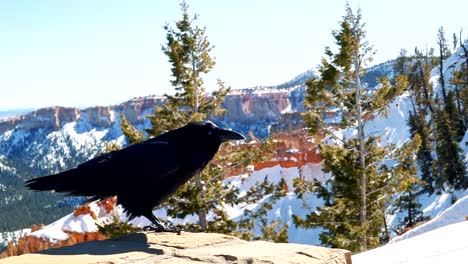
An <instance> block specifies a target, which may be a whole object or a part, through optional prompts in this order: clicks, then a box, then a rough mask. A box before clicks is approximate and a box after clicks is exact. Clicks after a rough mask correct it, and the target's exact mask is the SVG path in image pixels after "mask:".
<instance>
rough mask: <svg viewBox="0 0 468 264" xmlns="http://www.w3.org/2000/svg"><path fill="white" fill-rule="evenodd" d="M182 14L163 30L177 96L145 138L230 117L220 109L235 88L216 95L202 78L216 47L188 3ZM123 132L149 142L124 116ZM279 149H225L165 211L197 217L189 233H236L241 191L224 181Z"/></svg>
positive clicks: (158, 112) (159, 111) (269, 145)
mask: <svg viewBox="0 0 468 264" xmlns="http://www.w3.org/2000/svg"><path fill="white" fill-rule="evenodd" d="M181 11H182V19H181V20H179V21H177V22H176V23H175V28H172V27H170V26H169V25H166V26H164V29H165V30H166V32H167V35H166V40H167V42H166V44H165V45H163V46H162V50H163V52H164V54H166V55H167V56H168V58H169V62H170V63H171V65H172V67H171V71H172V77H173V79H172V80H171V83H172V85H173V86H174V88H175V90H176V92H175V94H174V95H167V94H166V95H165V97H166V98H165V100H164V101H163V104H162V105H161V106H158V107H156V108H155V112H154V114H152V115H150V116H148V118H149V119H150V121H151V128H150V129H147V130H146V134H148V135H149V136H158V135H160V134H162V133H164V132H166V131H168V130H172V129H175V128H178V127H180V126H183V125H185V124H186V123H187V122H189V121H196V120H207V119H209V118H213V117H215V116H220V115H223V114H224V113H225V112H226V109H223V108H222V107H221V104H222V102H223V100H224V97H225V96H226V95H227V93H228V92H229V90H230V89H229V88H226V87H225V85H224V83H223V82H222V81H218V86H219V88H218V89H217V90H215V91H213V92H212V93H211V94H209V93H207V92H206V90H205V87H204V82H203V76H204V75H205V74H207V73H209V71H210V70H211V69H212V68H213V66H214V64H215V61H214V59H213V58H212V57H211V55H210V51H211V49H212V48H213V46H211V45H210V43H209V41H208V39H207V36H206V33H205V31H206V30H205V28H200V27H199V26H197V25H195V22H196V20H197V19H198V16H197V15H195V16H194V17H193V18H191V17H190V15H189V13H188V5H187V3H186V2H185V1H184V2H182V3H181ZM121 127H122V131H123V133H124V135H125V136H126V137H127V140H128V142H129V143H137V142H140V141H142V140H143V139H145V138H146V136H145V133H143V132H141V131H139V130H138V129H136V128H135V127H134V126H133V125H132V124H130V123H129V122H128V121H127V120H126V118H125V116H123V115H122V116H121ZM274 148H275V144H274V142H273V141H272V139H267V140H265V141H264V142H257V143H255V144H237V145H234V144H223V145H222V146H221V148H220V150H219V151H218V153H217V155H215V157H214V158H213V160H212V162H210V163H209V164H208V165H207V167H206V168H205V169H204V170H203V171H202V172H201V173H200V174H198V175H195V179H193V180H190V181H188V182H187V183H186V184H185V185H183V186H182V187H181V188H179V190H178V191H177V192H176V194H175V195H173V196H172V197H171V198H169V200H168V201H166V202H165V203H164V204H162V205H161V207H164V208H165V209H167V213H168V215H169V216H170V217H175V218H184V217H185V216H187V215H192V214H196V215H198V217H199V223H198V224H187V225H186V226H185V227H184V228H185V229H186V230H192V231H208V232H220V233H226V234H236V230H237V229H238V228H239V227H238V226H239V224H238V223H236V222H234V221H233V220H232V219H229V217H228V215H227V212H226V211H225V210H224V205H231V206H234V204H237V203H239V197H238V190H237V188H236V187H235V186H232V185H225V184H223V182H222V181H223V179H224V176H225V175H226V173H228V172H229V171H230V170H231V169H236V172H237V173H239V174H242V173H246V171H247V169H246V168H247V167H248V166H249V165H251V164H252V163H255V162H261V161H266V160H269V159H271V155H272V154H273V150H274ZM208 212H213V213H214V214H215V216H214V217H213V218H211V219H210V220H208V219H207V213H208Z"/></svg>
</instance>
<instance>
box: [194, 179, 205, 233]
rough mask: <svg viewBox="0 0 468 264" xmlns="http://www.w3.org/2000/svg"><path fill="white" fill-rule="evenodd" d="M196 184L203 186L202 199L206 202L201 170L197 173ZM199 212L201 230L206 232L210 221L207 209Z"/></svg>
mask: <svg viewBox="0 0 468 264" xmlns="http://www.w3.org/2000/svg"><path fill="white" fill-rule="evenodd" d="M195 185H196V186H197V187H200V188H202V190H201V192H200V199H201V200H202V202H204V200H205V199H204V198H205V194H204V191H203V184H202V181H201V173H200V172H199V173H197V174H195ZM197 214H198V220H199V222H200V227H201V230H202V231H203V232H204V231H206V230H207V228H208V221H207V220H206V210H205V208H201V209H200V210H198V213H197Z"/></svg>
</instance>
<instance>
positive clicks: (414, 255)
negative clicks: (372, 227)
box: [352, 221, 468, 264]
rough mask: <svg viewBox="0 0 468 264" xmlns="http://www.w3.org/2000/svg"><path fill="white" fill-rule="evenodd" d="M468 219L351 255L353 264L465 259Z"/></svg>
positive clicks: (419, 263) (420, 263) (454, 262)
mask: <svg viewBox="0 0 468 264" xmlns="http://www.w3.org/2000/svg"><path fill="white" fill-rule="evenodd" d="M466 234H468V221H464V222H459V223H456V224H451V225H446V226H443V227H441V228H439V229H436V230H433V231H431V232H427V233H424V234H422V235H419V236H415V237H412V238H409V239H406V240H402V241H399V242H396V243H391V244H387V245H385V246H383V247H379V248H376V249H373V250H369V251H366V252H363V253H360V254H357V255H354V256H352V260H353V264H375V263H379V264H396V263H405V264H440V263H447V264H448V263H450V264H458V263H459V264H462V263H468V239H467V237H466Z"/></svg>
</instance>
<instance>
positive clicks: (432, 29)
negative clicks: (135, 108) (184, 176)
mask: <svg viewBox="0 0 468 264" xmlns="http://www.w3.org/2000/svg"><path fill="white" fill-rule="evenodd" d="M179 3H180V1H175V0H171V1H162V0H160V1H157V0H134V1H130V0H125V1H124V0H80V1H71V0H70V1H69V0H66V1H63V0H11V1H8V0H0V110H7V109H18V108H38V107H44V106H54V105H62V106H77V107H87V106H94V105H110V104H118V103H120V102H123V101H126V100H128V99H131V98H133V97H138V96H145V95H150V94H158V95H161V94H164V93H172V92H173V88H172V87H171V85H170V83H169V80H170V65H169V63H168V62H167V58H166V57H165V55H164V54H163V53H162V51H161V44H163V43H164V42H165V32H164V30H163V26H164V25H165V24H166V23H170V24H171V25H173V22H174V21H175V20H178V19H180V17H181V15H180V7H179ZM188 3H189V5H190V9H189V11H190V13H192V14H193V13H197V14H199V15H200V17H199V24H200V25H202V26H203V25H205V26H206V27H207V36H208V39H209V41H210V42H211V43H212V44H214V45H215V49H214V50H213V52H212V54H213V55H214V56H215V57H216V66H215V68H214V70H213V71H212V72H211V73H210V74H209V75H208V76H206V83H207V88H208V89H212V88H213V87H215V80H216V79H217V78H220V79H222V80H223V81H225V82H226V84H227V85H230V86H231V87H232V88H234V89H235V88H245V87H250V86H256V85H276V84H281V83H283V82H286V81H288V80H290V79H292V78H293V77H295V76H296V75H299V74H301V73H302V72H304V71H306V70H308V69H310V68H312V67H315V66H317V65H318V64H319V62H320V58H321V56H322V55H323V51H324V47H325V46H330V45H332V44H333V43H332V37H331V31H332V30H334V29H338V21H340V20H341V17H342V16H343V15H344V11H345V9H344V6H345V3H346V2H345V0H328V1H318V0H317V1H313V0H231V1H227V0H225V1H215V0H188ZM349 3H350V4H351V6H352V7H353V9H355V10H356V9H357V7H360V8H361V9H362V11H363V16H364V21H365V22H366V30H367V36H368V41H369V42H370V43H371V44H373V45H374V46H375V48H376V50H377V54H376V56H375V57H374V63H380V62H384V61H386V60H389V59H393V58H395V57H396V56H398V53H399V51H400V49H401V48H406V49H407V50H409V51H413V49H414V47H415V46H419V47H422V48H424V47H426V46H427V47H435V45H436V35H437V29H438V28H439V27H440V26H444V28H445V30H446V32H447V38H448V39H449V42H450V43H451V42H452V34H453V33H455V32H456V33H457V34H458V33H459V31H460V28H462V27H463V28H465V34H464V37H465V38H468V19H467V15H466V12H467V10H468V1H466V0H444V1H432V0H425V1H424V0H404V1H403V0H392V1H390V0H387V1H378V0H350V1H349Z"/></svg>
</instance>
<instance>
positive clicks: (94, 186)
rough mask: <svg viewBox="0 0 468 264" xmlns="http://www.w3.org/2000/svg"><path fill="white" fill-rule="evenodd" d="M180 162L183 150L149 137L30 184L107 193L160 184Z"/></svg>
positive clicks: (65, 190)
mask: <svg viewBox="0 0 468 264" xmlns="http://www.w3.org/2000/svg"><path fill="white" fill-rule="evenodd" d="M180 166H181V161H180V158H179V153H177V151H176V149H175V147H174V146H173V145H171V144H169V143H167V142H159V141H152V140H148V141H145V142H142V143H139V144H135V145H131V146H129V147H127V148H124V149H122V150H119V151H113V152H110V153H107V154H104V155H101V156H99V157H96V158H94V159H91V160H89V161H87V162H85V163H82V164H80V165H79V166H78V167H76V168H74V169H71V170H68V171H64V172H61V173H58V174H55V175H50V176H45V177H40V178H36V179H32V180H29V181H27V182H26V187H29V188H30V189H33V190H39V191H43V190H53V191H56V192H63V193H68V194H71V195H81V196H94V197H107V196H112V195H116V194H118V193H119V192H121V191H123V190H126V189H131V188H138V187H139V186H141V185H142V184H143V185H144V184H157V183H158V181H161V180H164V178H165V177H168V176H169V175H171V174H173V173H174V172H176V171H178V170H179V169H180Z"/></svg>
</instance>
